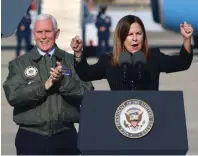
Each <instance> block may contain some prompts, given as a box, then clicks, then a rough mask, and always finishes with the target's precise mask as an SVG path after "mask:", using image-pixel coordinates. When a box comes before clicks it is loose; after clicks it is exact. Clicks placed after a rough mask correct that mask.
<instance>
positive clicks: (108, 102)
mask: <svg viewBox="0 0 198 156" xmlns="http://www.w3.org/2000/svg"><path fill="white" fill-rule="evenodd" d="M129 99H139V100H142V101H144V102H145V103H147V104H148V105H149V106H150V108H151V109H152V111H153V115H154V124H153V127H152V129H151V130H150V132H148V134H147V135H145V136H143V137H141V138H128V137H126V136H124V135H123V134H121V133H120V132H119V131H118V129H117V128H116V125H115V118H114V117H115V112H116V110H117V108H118V107H119V106H120V104H121V103H123V102H124V101H127V100H129ZM184 112H185V111H184V103H183V94H182V92H181V91H92V92H91V91H90V92H85V94H84V98H83V102H82V106H81V119H80V125H79V140H78V148H79V149H80V151H81V153H82V154H113V155H115V154H119V155H120V154H163V155H166V154H172V155H173V154H176V155H181V154H186V153H187V150H188V141H187V132H186V120H185V113H184Z"/></svg>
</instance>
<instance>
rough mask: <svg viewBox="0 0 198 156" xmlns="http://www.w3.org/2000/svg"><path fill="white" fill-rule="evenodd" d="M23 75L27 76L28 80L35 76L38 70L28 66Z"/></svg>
mask: <svg viewBox="0 0 198 156" xmlns="http://www.w3.org/2000/svg"><path fill="white" fill-rule="evenodd" d="M24 73H25V76H27V77H28V78H31V77H34V76H36V75H37V73H38V69H37V68H36V67H34V66H29V67H27V68H26V69H25V71H24Z"/></svg>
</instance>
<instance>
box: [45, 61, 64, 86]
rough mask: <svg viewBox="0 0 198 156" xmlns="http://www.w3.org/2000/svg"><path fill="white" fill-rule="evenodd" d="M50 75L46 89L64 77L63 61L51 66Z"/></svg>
mask: <svg viewBox="0 0 198 156" xmlns="http://www.w3.org/2000/svg"><path fill="white" fill-rule="evenodd" d="M49 73H50V76H49V78H48V80H47V81H46V82H45V89H46V90H48V89H49V88H51V87H52V86H53V84H54V83H55V82H57V81H59V80H60V79H61V77H62V64H61V62H56V67H55V68H51V71H50V72H49Z"/></svg>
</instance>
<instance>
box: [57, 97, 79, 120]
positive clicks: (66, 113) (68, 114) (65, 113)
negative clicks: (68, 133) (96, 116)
mask: <svg viewBox="0 0 198 156" xmlns="http://www.w3.org/2000/svg"><path fill="white" fill-rule="evenodd" d="M64 99H65V98H64ZM68 100H69V99H68ZM79 109H80V108H79V107H77V106H75V105H74V104H73V105H72V104H69V103H68V102H67V100H62V102H61V111H60V114H59V118H60V121H61V122H63V123H70V122H72V123H77V122H79V118H80V113H79Z"/></svg>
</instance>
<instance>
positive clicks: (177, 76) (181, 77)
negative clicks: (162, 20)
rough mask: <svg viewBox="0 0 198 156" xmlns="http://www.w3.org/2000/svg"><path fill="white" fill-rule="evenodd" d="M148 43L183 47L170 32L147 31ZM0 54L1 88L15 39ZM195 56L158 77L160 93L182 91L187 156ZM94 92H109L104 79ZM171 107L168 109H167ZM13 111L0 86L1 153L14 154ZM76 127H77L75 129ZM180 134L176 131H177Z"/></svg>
mask: <svg viewBox="0 0 198 156" xmlns="http://www.w3.org/2000/svg"><path fill="white" fill-rule="evenodd" d="M148 40H149V45H150V46H158V47H160V48H161V51H162V52H164V53H166V54H170V55H172V54H174V53H177V52H179V48H180V47H181V44H182V38H181V36H180V35H178V34H175V33H172V32H167V31H166V32H155V33H154V32H148ZM1 41H2V51H1V85H2V84H3V82H4V81H5V79H6V77H7V75H8V62H9V61H10V60H12V59H14V58H15V50H14V49H13V48H10V49H9V48H7V49H6V47H9V46H11V47H13V46H15V45H16V41H15V38H14V36H12V37H10V38H6V39H2V40H1ZM194 51H195V55H194V58H193V62H192V65H191V67H190V68H189V69H188V70H186V71H183V72H177V73H171V74H161V76H160V90H182V91H183V94H184V104H185V113H186V123H187V133H188V143H189V150H188V153H187V155H198V120H197V113H198V104H197V101H198V96H197V91H198V89H197V88H198V85H197V84H198V72H197V71H198V56H197V54H198V49H195V50H194ZM88 61H89V63H90V64H93V63H95V62H96V61H97V59H96V58H89V59H88ZM93 84H94V87H95V89H96V90H109V86H108V83H107V81H106V80H100V81H94V82H93ZM167 107H171V106H167ZM12 113H13V108H12V107H11V106H10V105H9V104H8V102H7V100H6V98H5V94H4V91H3V88H2V87H1V118H2V120H1V121H2V122H1V124H2V125H1V127H2V128H1V138H2V140H1V143H2V144H1V154H2V155H15V154H16V151H15V135H16V132H17V129H18V126H17V125H16V124H15V123H14V122H13V115H12ZM77 128H78V127H77ZM178 131H179V130H178Z"/></svg>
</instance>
